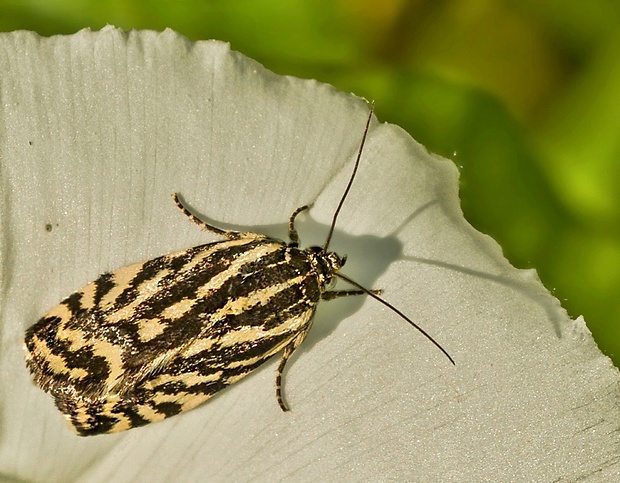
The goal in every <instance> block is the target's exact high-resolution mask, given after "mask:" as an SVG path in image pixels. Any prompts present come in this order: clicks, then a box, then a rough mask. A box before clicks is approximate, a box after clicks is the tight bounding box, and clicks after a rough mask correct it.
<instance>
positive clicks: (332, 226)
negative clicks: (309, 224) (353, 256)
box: [323, 101, 375, 251]
mask: <svg viewBox="0 0 620 483" xmlns="http://www.w3.org/2000/svg"><path fill="white" fill-rule="evenodd" d="M374 110H375V101H372V102H371V103H370V112H369V113H368V120H367V121H366V127H365V128H364V134H363V135H362V142H361V143H360V148H359V150H358V152H357V159H356V160H355V166H354V167H353V173H351V178H349V184H347V187H346V189H345V190H344V194H343V195H342V198H340V203H338V207H337V208H336V211H335V212H334V217H333V218H332V224H331V226H330V227H329V233H328V234H327V240H325V245H323V251H327V247H329V242H330V241H331V240H332V235H333V234H334V228H335V227H336V220H337V219H338V215H339V214H340V209H341V208H342V205H343V204H344V200H345V199H346V198H347V195H348V194H349V190H350V189H351V185H352V184H353V179H354V178H355V175H356V174H357V168H358V167H359V165H360V159H361V158H362V151H363V150H364V143H365V142H366V135H367V134H368V127H369V126H370V120H371V119H372V113H373V112H374Z"/></svg>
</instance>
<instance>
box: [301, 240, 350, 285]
mask: <svg viewBox="0 0 620 483" xmlns="http://www.w3.org/2000/svg"><path fill="white" fill-rule="evenodd" d="M307 251H308V252H309V258H310V263H312V268H313V269H314V271H315V273H316V274H317V275H318V278H319V283H320V285H321V287H326V286H327V285H329V284H330V283H331V281H332V279H333V278H334V273H336V272H337V271H338V270H340V269H341V268H342V266H343V265H344V264H345V262H346V261H347V257H341V256H339V255H338V254H337V253H335V252H328V251H325V250H324V249H323V248H321V247H310V248H308V250H307Z"/></svg>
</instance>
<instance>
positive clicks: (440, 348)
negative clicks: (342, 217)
mask: <svg viewBox="0 0 620 483" xmlns="http://www.w3.org/2000/svg"><path fill="white" fill-rule="evenodd" d="M374 109H375V103H374V101H373V102H371V103H370V113H369V114H368V119H367V120H366V127H365V128H364V134H363V136H362V142H361V143H360V148H359V150H358V152H357V158H356V159H355V166H354V167H353V173H351V177H350V178H349V183H348V184H347V187H346V189H345V190H344V194H343V195H342V198H341V199H340V203H338V207H337V208H336V211H335V212H334V217H333V218H332V224H331V226H330V228H329V234H328V235H327V240H326V241H325V245H323V251H324V252H325V251H327V247H329V242H330V241H331V239H332V235H333V234H334V229H335V227H336V220H337V219H338V215H339V214H340V209H341V208H342V205H343V204H344V200H345V199H346V198H347V195H348V194H349V190H350V189H351V185H352V184H353V179H354V178H355V175H356V174H357V168H358V167H359V165H360V159H361V158H362V151H363V150H364V143H365V142H366V135H367V134H368V128H369V126H370V120H371V119H372V114H373V111H374ZM334 275H335V276H336V277H338V278H340V279H341V280H344V281H345V282H347V283H349V284H351V285H353V286H354V287H357V288H358V289H359V290H361V291H362V292H364V293H365V294H367V295H370V296H371V297H372V298H373V299H375V300H377V301H378V302H380V303H382V304H383V305H385V306H386V307H387V308H388V309H390V310H391V311H392V312H395V313H396V314H397V315H399V316H400V317H401V318H402V319H404V320H406V321H407V322H408V323H409V324H411V325H412V326H413V327H414V328H415V329H417V330H418V331H419V332H420V333H421V334H422V335H423V336H424V337H426V338H427V339H428V340H430V341H431V342H432V343H433V344H434V345H435V347H437V348H438V349H439V350H440V351H441V352H443V354H444V355H445V356H446V357H447V358H448V359H449V360H450V362H451V363H452V364H454V365H456V363H455V362H454V359H452V357H451V356H450V354H448V352H447V351H446V350H445V349H444V348H443V347H441V345H440V344H439V342H437V341H436V340H435V339H433V338H432V337H431V335H430V334H429V333H428V332H426V331H425V330H424V329H423V328H422V327H420V326H419V325H418V324H416V323H415V322H414V321H413V320H411V319H410V318H409V317H407V316H406V315H405V314H403V313H402V312H401V311H400V310H398V309H397V308H396V307H394V306H393V305H392V304H391V303H389V302H387V301H386V300H384V299H382V298H381V297H379V295H377V293H375V292H374V291H372V290H368V289H367V288H366V287H363V286H362V285H360V284H359V283H357V282H356V281H354V280H352V279H350V278H349V277H347V276H346V275H342V274H341V273H338V272H335V273H334Z"/></svg>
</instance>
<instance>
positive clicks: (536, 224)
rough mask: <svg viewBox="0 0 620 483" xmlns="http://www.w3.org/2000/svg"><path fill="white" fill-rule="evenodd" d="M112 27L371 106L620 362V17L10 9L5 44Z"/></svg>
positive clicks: (81, 3) (355, 7) (78, 0)
mask: <svg viewBox="0 0 620 483" xmlns="http://www.w3.org/2000/svg"><path fill="white" fill-rule="evenodd" d="M106 24H112V25H115V26H117V27H120V28H123V29H127V30H128V29H155V30H162V29H164V28H166V27H170V28H172V29H174V30H176V31H178V32H180V33H181V34H183V35H185V36H187V37H188V38H190V39H192V40H199V39H219V40H226V41H229V42H230V43H231V44H232V48H233V49H235V50H238V51H240V52H242V53H244V54H246V55H248V56H250V57H252V58H254V59H256V60H257V61H259V62H260V63H262V64H264V65H265V66H266V67H267V68H269V69H271V70H273V71H275V72H277V73H280V74H291V75H296V76H300V77H306V78H316V79H318V80H320V81H323V82H328V83H330V84H333V85H334V86H336V87H337V88H339V89H341V90H343V91H346V92H354V93H356V94H358V95H361V96H364V97H366V98H368V99H374V100H375V102H376V111H377V115H378V117H379V118H380V119H381V120H383V121H389V122H392V123H396V124H399V125H400V126H402V127H403V128H404V129H406V130H407V131H408V132H409V133H411V134H412V135H413V137H414V138H415V139H417V140H418V141H420V142H421V143H423V144H425V145H426V146H427V147H428V148H429V149H430V150H431V151H434V152H436V153H439V154H441V155H443V156H445V157H448V158H451V159H453V160H454V162H455V163H456V164H457V165H458V166H459V167H460V169H461V198H462V200H463V210H464V212H465V215H466V217H467V219H468V220H469V221H470V222H471V223H472V224H473V225H474V226H475V227H476V228H478V229H479V230H480V231H483V232H485V233H488V234H490V235H491V236H493V237H494V238H495V239H496V240H497V241H498V242H499V243H500V244H501V246H502V247H503V249H504V252H505V254H506V256H507V257H508V259H509V260H510V261H511V262H512V263H513V265H515V266H517V267H520V268H536V269H537V270H538V273H539V274H540V277H541V278H542V280H543V282H544V283H545V285H546V286H547V287H548V288H549V289H550V290H552V291H553V292H554V293H555V295H556V296H557V297H558V298H559V299H560V300H561V301H562V304H563V305H564V307H565V308H566V309H567V310H568V312H569V314H570V315H571V316H573V317H575V316H578V315H584V316H585V319H586V321H587V323H588V326H589V327H590V329H591V330H592V332H593V333H594V336H595V338H596V340H597V342H598V344H599V346H600V347H601V349H602V350H603V351H604V352H605V353H607V354H608V355H610V356H611V357H614V358H615V362H616V365H618V363H619V362H620V326H619V324H618V320H619V318H620V189H619V185H620V163H619V160H620V28H619V27H620V2H615V1H610V0H590V1H584V0H581V1H575V0H562V1H559V0H546V1H544V2H540V1H534V0H512V1H509V0H505V1H501V0H444V1H441V0H439V1H437V0H420V1H413V0H412V1H407V0H381V1H375V0H294V1H287V0H220V1H209V0H186V1H183V0H174V1H173V0H167V1H164V0H159V1H136V0H98V1H86V0H29V1H28V0H13V1H11V0H3V1H2V2H0V29H1V30H3V31H11V30H16V29H27V30H34V31H37V32H39V33H40V34H42V35H46V36H48V35H54V34H71V33H74V32H76V31H77V30H80V29H82V28H84V27H90V28H92V29H94V30H95V29H100V28H101V27H103V26H104V25H106ZM0 55H2V54H1V53H0ZM0 82H1V73H0Z"/></svg>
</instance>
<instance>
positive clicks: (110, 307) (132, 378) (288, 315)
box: [25, 107, 454, 436]
mask: <svg viewBox="0 0 620 483" xmlns="http://www.w3.org/2000/svg"><path fill="white" fill-rule="evenodd" d="M372 111H373V110H372V107H371V110H370V114H369V116H368V120H367V121H366V126H365V128H364V132H363V136H362V141H361V143H360V147H359V151H358V153H357V158H356V161H355V165H354V168H353V172H352V174H351V177H350V179H349V182H348V184H347V186H346V189H345V190H344V194H343V195H342V198H341V199H340V202H339V204H338V206H337V208H336V210H335V212H334V215H333V219H332V222H331V225H330V229H329V232H328V235H327V238H326V241H325V243H324V244H323V246H322V247H318V246H313V247H310V248H300V247H299V236H298V233H297V230H296V228H295V219H296V217H297V216H298V215H299V214H300V213H302V212H303V211H305V210H307V209H308V208H309V207H308V206H302V207H301V208H298V209H297V210H295V211H294V212H293V214H292V215H291V216H290V218H289V223H288V237H289V241H288V242H284V241H281V240H278V239H274V238H270V237H268V236H265V235H262V234H259V233H252V232H237V231H228V230H223V229H221V228H218V227H216V226H213V225H211V224H209V223H206V222H204V221H202V220H200V219H199V218H197V217H196V216H194V215H193V214H191V213H190V212H189V211H188V209H187V208H186V207H185V206H184V205H183V204H182V203H181V201H180V199H179V197H178V196H177V195H176V194H174V195H173V196H174V201H175V203H176V205H177V206H178V207H179V209H180V210H181V211H182V212H183V214H185V215H186V216H187V217H188V218H189V219H190V220H191V221H193V222H194V223H196V224H197V225H198V226H199V227H201V228H202V229H204V230H206V231H208V232H210V233H213V234H216V235H218V236H221V237H222V238H223V239H224V240H223V241H217V242H214V243H207V244H205V245H200V246H196V247H193V248H188V249H187V250H181V251H178V252H176V253H171V254H168V255H164V256H160V257H157V258H154V259H152V260H147V261H145V262H141V263H136V264H133V265H129V266H127V267H123V268H120V269H118V270H116V271H113V272H110V273H105V274H103V275H101V276H100V277H99V278H97V279H96V280H95V281H93V282H91V283H89V284H88V285H86V286H85V287H84V288H82V289H81V290H78V291H77V292H75V293H73V294H71V295H70V296H69V297H67V298H66V299H65V300H63V301H62V302H61V303H60V304H59V305H58V306H56V307H54V308H53V309H51V310H50V311H49V312H48V313H47V314H45V315H44V316H43V317H42V318H41V319H40V320H39V321H38V322H37V323H36V324H34V325H33V326H32V327H30V328H29V329H28V330H27V331H26V337H25V349H26V362H27V366H28V368H29V369H30V372H31V373H32V376H33V379H34V381H35V382H36V384H38V385H39V386H40V387H41V388H42V389H43V390H44V391H46V392H48V393H49V394H51V396H52V397H53V398H54V401H55V404H56V407H57V408H58V409H59V410H60V411H61V412H62V413H63V414H64V416H65V417H66V418H67V419H68V420H69V421H70V423H71V424H72V425H73V429H74V430H75V431H76V433H77V434H78V435H81V436H87V435H96V434H102V433H115V432H119V431H124V430H127V429H130V428H135V427H139V426H143V425H145V424H149V423H152V422H155V421H160V420H162V419H164V418H167V417H170V416H174V415H176V414H179V413H181V412H184V411H188V410H190V409H192V408H194V407H196V406H198V405H199V404H201V403H203V402H204V401H206V400H207V399H209V398H210V397H212V396H213V395H214V394H216V393H218V392H219V391H221V390H222V389H224V388H225V387H226V386H228V385H230V384H232V383H234V382H236V381H238V380H239V379H241V378H242V377H244V376H246V375H247V374H249V373H250V372H251V371H253V370H254V369H256V368H257V367H259V366H260V365H261V364H263V363H264V362H265V361H267V360H268V359H269V358H270V357H271V356H273V355H275V354H278V353H280V352H281V354H282V355H281V358H280V363H279V365H278V368H277V373H276V399H277V402H278V404H279V406H280V408H282V410H283V411H287V406H286V405H285V403H284V401H283V397H282V373H283V371H284V367H285V365H286V362H287V360H288V359H289V358H290V357H291V355H292V354H293V352H294V351H295V349H296V348H297V347H299V345H300V344H301V343H302V342H303V340H304V339H305V337H306V335H307V334H308V331H309V330H310V327H311V325H312V319H313V316H314V313H315V310H316V307H317V305H318V303H319V301H321V300H332V299H335V298H339V297H345V296H352V295H363V294H365V295H368V296H370V297H372V298H374V299H376V300H378V301H379V302H380V303H382V304H383V305H385V306H387V307H388V308H389V309H391V310H392V311H394V312H395V313H397V314H398V315H399V316H400V317H402V318H403V319H405V320H406V321H407V322H408V323H409V324H411V325H412V326H413V327H415V328H416V329H417V330H419V331H420V332H421V333H422V334H423V335H424V336H425V337H426V338H427V339H429V340H430V341H431V342H432V343H433V344H435V346H437V347H438V348H439V349H440V350H441V351H442V352H443V353H444V354H445V355H446V356H447V357H448V359H449V360H450V361H451V362H452V363H453V364H454V360H453V359H452V357H450V355H449V354H448V353H447V352H446V351H445V350H444V349H443V348H442V347H441V345H439V343H437V342H436V341H435V340H434V339H433V338H432V337H431V336H430V335H429V334H428V333H426V332H425V331H424V330H423V329H422V328H421V327H419V326H418V325H417V324H415V323H414V322H413V321H412V320H411V319H409V318H408V317H407V316H406V315H405V314H403V313H402V312H401V311H399V310H398V309H396V308H395V307H394V306H393V305H391V304H390V303H388V302H387V301H385V300H384V299H382V298H381V297H380V296H379V294H380V291H379V290H368V289H366V288H364V287H363V286H361V285H360V284H358V283H357V282H355V281H353V280H351V279H350V278H348V277H347V276H345V275H344V274H342V273H340V269H341V268H342V266H343V265H344V264H345V261H346V257H344V256H340V255H338V254H336V253H335V252H331V251H329V244H330V241H331V238H332V235H333V233H334V228H335V226H336V221H337V218H338V214H339V213H340V210H341V208H342V205H343V203H344V201H345V199H346V197H347V195H348V193H349V190H350V189H351V186H352V184H353V180H354V178H355V175H356V173H357V170H358V167H359V164H360V159H361V156H362V152H363V149H364V143H365V141H366V136H367V134H368V129H369V126H370V121H371V119H372ZM335 279H340V280H343V281H344V282H347V283H348V284H350V285H352V286H353V287H354V288H355V289H354V290H332V289H331V287H332V284H333V282H334V281H335Z"/></svg>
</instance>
